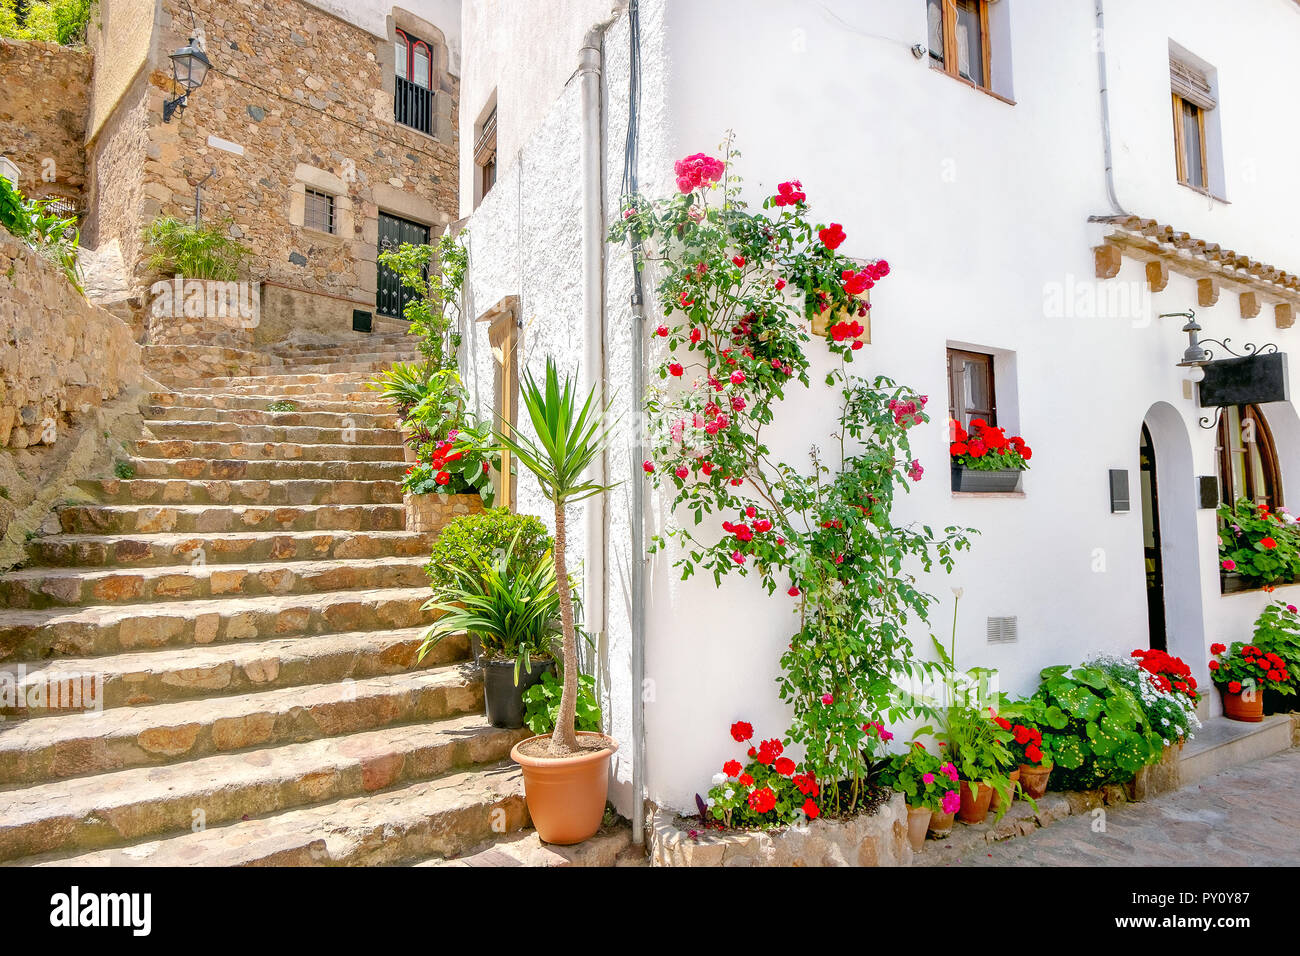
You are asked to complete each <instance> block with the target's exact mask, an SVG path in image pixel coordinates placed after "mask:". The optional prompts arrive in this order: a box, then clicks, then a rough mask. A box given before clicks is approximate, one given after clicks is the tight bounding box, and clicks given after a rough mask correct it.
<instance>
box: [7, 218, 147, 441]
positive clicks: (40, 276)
mask: <svg viewBox="0 0 1300 956" xmlns="http://www.w3.org/2000/svg"><path fill="white" fill-rule="evenodd" d="M0 336H2V337H0V346H3V350H2V351H0V447H7V448H27V447H29V446H32V445H52V444H55V443H56V442H57V441H58V440H59V439H60V438H61V437H62V435H63V434H64V433H65V432H66V431H67V430H68V429H69V428H70V427H71V426H74V425H75V424H77V422H78V420H79V419H80V418H81V417H82V416H84V415H85V414H86V413H87V412H89V411H90V410H91V409H93V408H96V407H98V406H99V405H102V404H103V403H104V402H106V401H111V400H112V399H115V398H117V396H118V395H120V394H121V393H122V392H123V390H125V389H126V388H128V387H129V386H131V385H133V384H136V383H138V382H139V380H140V349H139V347H138V346H137V345H136V344H135V342H134V341H133V340H132V338H131V333H130V330H129V329H128V328H127V327H126V325H125V324H123V323H122V321H121V320H120V319H118V318H117V317H116V316H113V315H110V314H109V313H108V312H106V311H104V310H103V309H100V308H97V307H96V306H93V305H91V304H90V303H89V302H88V301H86V299H85V297H84V296H83V295H82V294H81V293H80V292H78V291H77V289H76V288H75V287H74V286H73V285H72V284H71V283H70V282H68V280H67V278H66V277H65V276H64V275H63V273H62V272H60V271H59V270H58V269H57V268H56V267H55V266H53V265H52V264H51V263H49V262H47V261H45V260H44V259H43V258H41V257H40V256H39V255H37V254H36V253H34V252H32V251H31V250H30V249H29V248H28V247H27V246H26V245H24V244H23V243H21V242H19V241H18V240H16V239H14V238H13V237H12V236H10V235H9V234H8V233H7V232H0Z"/></svg>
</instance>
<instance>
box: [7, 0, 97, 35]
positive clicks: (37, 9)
mask: <svg viewBox="0 0 1300 956" xmlns="http://www.w3.org/2000/svg"><path fill="white" fill-rule="evenodd" d="M94 8H95V0H0V37H4V38H5V39H7V40H41V41H44V42H46V43H61V44H63V45H64V46H80V45H81V44H83V43H85V42H86V25H87V24H88V23H89V22H90V14H91V12H92V11H93V10H94Z"/></svg>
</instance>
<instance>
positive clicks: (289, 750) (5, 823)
mask: <svg viewBox="0 0 1300 956" xmlns="http://www.w3.org/2000/svg"><path fill="white" fill-rule="evenodd" d="M79 719H80V718H79ZM523 736H524V733H521V732H520V731H510V730H500V729H497V728H494V727H491V726H489V725H487V723H486V722H485V721H484V719H483V718H482V717H479V716H474V717H469V718H462V719H458V720H452V721H447V722H443V723H441V724H432V725H416V726H411V727H404V728H387V729H385V730H384V731H382V732H370V733H355V734H351V735H349V736H346V737H335V738H332V739H323V740H313V741H310V742H304V743H295V744H288V745H285V746H281V747H275V748H268V749H260V750H254V751H252V752H248V753H240V754H220V755H215V756H210V757H206V758H200V759H193V760H187V761H185V762H184V763H179V764H172V765H170V766H166V767H143V768H137V769H134V770H125V771H119V772H116V773H110V774H105V775H101V776H96V777H87V778H81V779H79V780H69V781H61V782H59V783H56V784H47V785H44V786H34V787H27V788H25V789H22V790H14V791H10V792H9V793H7V794H5V796H6V797H7V798H8V799H7V806H6V807H5V809H4V810H3V811H0V859H4V860H14V859H18V858H21V857H25V856H34V855H39V854H46V853H57V852H60V851H63V852H66V851H69V850H73V851H79V852H82V853H84V851H85V850H86V849H87V848H92V847H103V846H113V845H120V844H123V843H127V842H130V841H139V840H143V839H148V838H157V837H160V836H167V835H170V834H178V833H185V832H186V831H192V830H193V828H194V824H195V823H196V822H198V823H200V824H201V825H202V826H204V827H207V826H219V825H220V824H222V823H231V822H234V821H242V820H245V819H247V818H248V817H251V816H259V815H262V814H280V815H279V816H275V817H271V818H269V819H267V820H265V821H262V822H263V823H264V824H267V825H274V822H275V821H277V820H283V819H284V817H285V814H284V811H286V810H292V809H295V808H302V807H306V806H310V805H312V804H320V803H321V802H322V801H334V802H336V803H337V802H339V801H342V800H347V799H349V798H351V799H356V798H358V797H359V796H360V795H363V794H377V792H378V791H382V790H386V789H388V788H391V787H397V786H399V785H401V784H407V785H409V784H411V782H412V781H417V780H418V781H427V780H428V778H430V777H436V776H438V775H440V774H447V773H448V772H450V771H453V770H456V769H459V768H463V767H466V766H472V765H475V764H480V765H481V764H487V763H494V762H498V761H500V760H502V759H503V758H505V757H506V756H507V755H508V754H509V752H510V748H511V747H512V746H513V745H514V744H515V743H516V742H517V741H518V740H520V739H522V737H523ZM441 779H442V780H446V779H447V778H446V777H442V778H441ZM425 786H426V787H427V786H428V784H427V783H426V784H425ZM402 789H406V788H402ZM400 792H401V790H395V791H392V793H391V794H387V795H384V796H388V797H389V799H391V797H392V795H393V794H396V793H400ZM467 796H471V797H472V796H479V795H478V794H475V792H474V791H473V790H471V791H470V793H469V794H468V795H467ZM499 800H500V798H499V797H498V798H497V799H493V800H490V801H488V800H483V799H482V797H481V796H479V799H478V800H476V801H474V802H481V803H488V804H490V805H496V804H497V803H498V802H499ZM379 802H380V803H381V805H382V803H383V799H382V797H380V798H379ZM422 809H424V810H425V811H426V812H427V811H428V810H429V809H431V808H428V807H424V808H422ZM501 816H505V815H498V817H501ZM513 817H514V820H515V821H516V825H519V824H520V823H521V822H522V817H523V813H522V812H520V811H519V810H516V811H515V813H514V814H513ZM300 826H301V824H300ZM466 829H469V830H470V832H471V833H472V834H473V835H474V836H479V835H480V834H482V832H483V830H484V829H485V828H483V827H473V828H466ZM486 829H487V832H488V833H490V832H491V829H490V821H489V827H488V828H486ZM202 832H204V833H210V832H214V831H211V830H203V831H202ZM191 835H194V834H192V833H191ZM460 845H463V844H462V842H461V841H456V843H454V844H452V846H453V847H454V848H459V846H460ZM138 849H143V848H138ZM119 852H122V854H123V855H129V854H130V853H131V851H130V849H124V850H123V851H119ZM112 856H114V858H116V856H117V854H116V853H114V854H112ZM155 859H156V854H155Z"/></svg>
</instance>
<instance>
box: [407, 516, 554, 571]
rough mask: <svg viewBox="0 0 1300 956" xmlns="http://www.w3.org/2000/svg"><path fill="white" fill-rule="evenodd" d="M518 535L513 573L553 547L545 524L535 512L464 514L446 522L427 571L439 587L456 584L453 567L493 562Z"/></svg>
mask: <svg viewBox="0 0 1300 956" xmlns="http://www.w3.org/2000/svg"><path fill="white" fill-rule="evenodd" d="M515 535H518V536H519V540H518V542H517V543H516V544H515V548H514V552H513V557H512V565H511V568H510V571H511V572H516V571H518V570H519V569H520V568H527V567H531V566H532V565H533V564H534V563H536V561H537V560H538V559H539V558H540V557H541V556H542V555H544V554H545V553H546V552H547V551H549V550H550V548H551V536H550V535H549V534H548V533H547V531H546V525H544V524H542V522H541V520H540V519H538V518H536V517H534V516H533V515H520V514H514V513H513V512H511V511H510V510H509V509H507V508H489V509H488V510H487V511H484V512H483V513H482V514H473V515H462V516H460V517H459V518H453V519H452V520H451V521H449V522H448V523H447V526H446V527H444V528H443V529H442V531H441V533H439V535H438V540H437V541H435V542H434V543H433V550H432V552H431V553H430V556H429V563H428V564H427V565H425V571H426V572H427V573H428V575H429V583H430V584H431V585H433V587H435V588H438V587H442V586H445V585H449V584H452V583H454V581H455V576H454V573H453V569H460V570H464V569H468V568H472V567H477V566H480V565H485V564H490V563H491V562H492V560H493V558H495V557H496V556H497V555H499V554H504V553H506V551H507V550H508V549H509V547H510V542H511V541H513V540H514V538H515Z"/></svg>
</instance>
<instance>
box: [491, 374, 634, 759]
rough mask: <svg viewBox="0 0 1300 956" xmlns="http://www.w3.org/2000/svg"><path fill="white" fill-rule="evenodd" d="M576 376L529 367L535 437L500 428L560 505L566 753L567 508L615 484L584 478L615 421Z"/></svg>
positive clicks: (570, 736)
mask: <svg viewBox="0 0 1300 956" xmlns="http://www.w3.org/2000/svg"><path fill="white" fill-rule="evenodd" d="M575 392H576V389H575V387H574V382H573V377H572V376H570V375H566V376H565V377H564V382H563V384H561V382H560V373H559V371H558V369H557V368H556V366H555V360H554V359H553V358H550V357H548V358H547V359H546V381H545V383H544V385H542V386H539V385H538V384H537V381H536V379H534V378H533V376H532V374H531V373H530V372H527V371H525V372H524V375H523V382H522V384H521V388H520V393H521V395H520V398H521V400H522V404H523V407H524V410H525V411H526V412H528V419H529V421H530V422H531V423H532V426H533V431H534V433H535V434H536V436H537V437H536V438H535V439H533V438H530V437H528V436H527V435H524V434H521V433H512V434H505V433H503V432H501V431H498V432H497V433H496V437H497V440H498V441H499V442H500V443H501V447H502V449H503V450H504V451H508V452H510V453H511V454H512V455H514V456H515V458H517V459H518V460H519V462H520V463H521V464H523V466H524V467H525V468H527V469H528V470H529V471H531V472H532V473H533V475H534V476H535V477H536V478H537V481H538V484H540V485H541V487H542V494H544V495H545V496H546V497H547V499H548V500H550V502H551V503H552V504H553V505H554V506H555V548H554V551H553V555H552V557H553V559H554V562H555V579H556V582H557V588H558V590H559V599H560V618H561V623H562V625H563V628H564V652H563V671H564V690H563V692H562V693H561V695H560V712H559V714H558V715H557V717H556V721H555V731H554V733H552V734H551V746H550V752H551V755H552V756H556V757H562V756H564V755H566V754H570V753H574V752H576V751H577V750H578V737H577V734H576V733H575V729H574V720H575V715H576V708H577V703H578V641H577V633H576V629H575V627H574V623H573V601H572V598H571V596H570V593H569V573H568V570H567V568H566V566H565V563H564V562H565V545H566V542H567V538H566V529H565V519H564V509H565V506H566V505H568V504H570V503H572V502H576V501H583V500H585V499H587V498H590V497H592V496H593V495H598V494H601V493H602V492H605V491H608V490H609V489H610V488H613V487H614V485H602V484H598V483H597V482H594V481H591V480H589V479H588V478H586V477H584V476H585V473H586V471H587V469H588V468H589V467H590V466H591V463H592V462H593V461H595V460H596V458H597V457H598V456H599V455H600V454H602V453H603V452H604V450H605V445H606V443H607V442H608V440H609V434H610V430H611V428H612V425H611V424H609V423H607V416H608V413H609V405H608V404H605V405H602V404H600V403H599V402H598V401H597V399H596V388H595V386H592V388H591V390H590V391H589V392H588V393H587V398H586V400H585V401H584V402H583V403H582V405H581V407H579V406H578V402H577V397H576V394H575Z"/></svg>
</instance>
